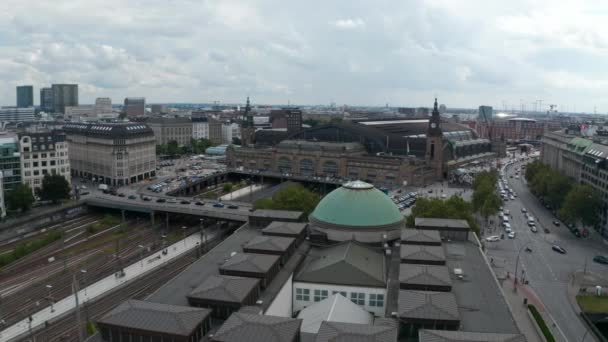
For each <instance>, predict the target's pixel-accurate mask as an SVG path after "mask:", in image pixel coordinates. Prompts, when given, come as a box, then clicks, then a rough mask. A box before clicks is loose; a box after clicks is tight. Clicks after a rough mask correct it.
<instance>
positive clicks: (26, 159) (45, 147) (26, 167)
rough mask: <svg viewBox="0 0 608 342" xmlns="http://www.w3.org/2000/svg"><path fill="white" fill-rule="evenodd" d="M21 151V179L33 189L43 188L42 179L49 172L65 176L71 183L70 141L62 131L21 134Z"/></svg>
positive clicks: (49, 173)
mask: <svg viewBox="0 0 608 342" xmlns="http://www.w3.org/2000/svg"><path fill="white" fill-rule="evenodd" d="M19 153H20V155H21V181H22V182H23V183H26V184H28V185H29V186H30V187H31V188H32V191H34V192H37V191H39V190H40V189H41V187H42V179H43V178H44V176H46V175H47V174H48V175H60V176H63V177H64V178H65V179H66V180H67V181H68V183H71V179H72V177H71V170H70V154H69V150H68V142H67V141H66V136H65V133H63V132H62V131H57V130H53V131H50V132H41V133H24V134H20V135H19Z"/></svg>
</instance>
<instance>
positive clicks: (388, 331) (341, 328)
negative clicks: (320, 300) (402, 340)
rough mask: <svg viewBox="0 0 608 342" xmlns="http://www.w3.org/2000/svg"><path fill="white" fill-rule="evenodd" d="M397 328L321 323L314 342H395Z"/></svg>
mask: <svg viewBox="0 0 608 342" xmlns="http://www.w3.org/2000/svg"><path fill="white" fill-rule="evenodd" d="M397 333H398V331H397V327H396V326H391V325H367V324H354V323H340V322H327V321H324V322H323V323H321V328H320V329H319V332H318V333H317V339H316V340H315V342H395V341H397Z"/></svg>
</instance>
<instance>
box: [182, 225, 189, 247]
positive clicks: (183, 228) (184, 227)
mask: <svg viewBox="0 0 608 342" xmlns="http://www.w3.org/2000/svg"><path fill="white" fill-rule="evenodd" d="M186 229H188V227H186V226H182V231H183V232H184V247H186Z"/></svg>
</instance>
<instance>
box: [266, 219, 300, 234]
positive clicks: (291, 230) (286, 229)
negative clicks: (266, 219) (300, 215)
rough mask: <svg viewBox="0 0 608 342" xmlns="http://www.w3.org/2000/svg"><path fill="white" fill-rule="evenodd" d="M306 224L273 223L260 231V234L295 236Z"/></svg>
mask: <svg viewBox="0 0 608 342" xmlns="http://www.w3.org/2000/svg"><path fill="white" fill-rule="evenodd" d="M307 225H308V224H307V223H300V222H279V221H274V222H272V223H271V224H269V225H268V226H266V228H264V229H262V234H283V235H293V236H297V235H299V234H301V233H302V231H303V230H305V229H306V226H307Z"/></svg>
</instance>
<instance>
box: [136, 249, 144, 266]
mask: <svg viewBox="0 0 608 342" xmlns="http://www.w3.org/2000/svg"><path fill="white" fill-rule="evenodd" d="M137 247H139V259H140V260H141V267H144V248H145V247H144V246H143V245H137Z"/></svg>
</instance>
